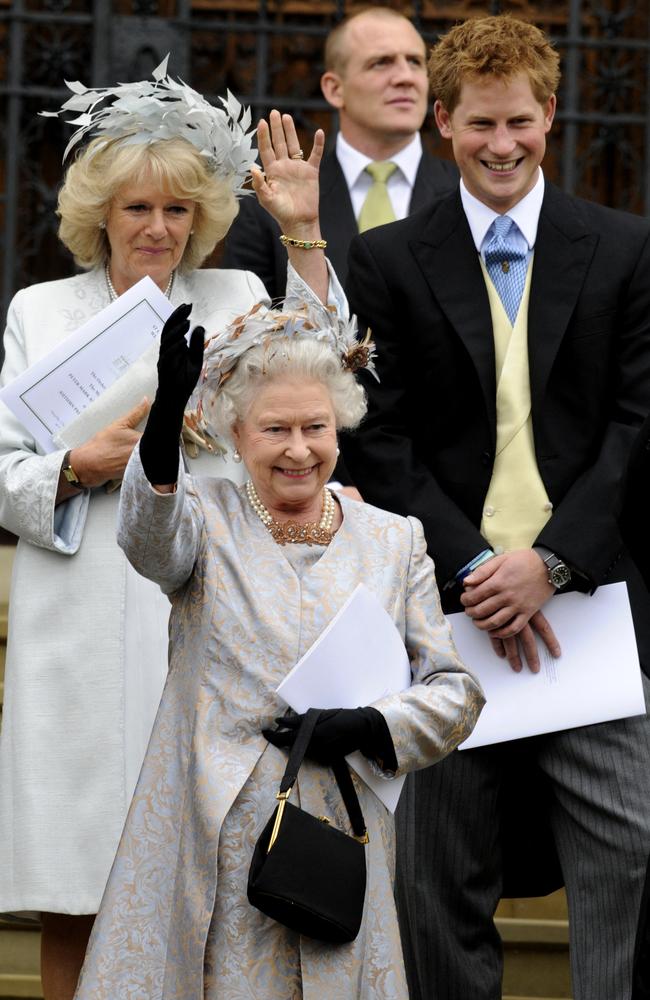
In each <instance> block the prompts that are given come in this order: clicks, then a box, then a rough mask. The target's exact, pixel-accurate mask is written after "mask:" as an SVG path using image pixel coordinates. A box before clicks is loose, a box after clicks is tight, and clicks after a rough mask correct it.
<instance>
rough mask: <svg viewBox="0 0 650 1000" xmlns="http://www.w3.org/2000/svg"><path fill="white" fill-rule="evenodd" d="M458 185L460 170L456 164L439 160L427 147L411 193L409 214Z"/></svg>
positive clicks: (448, 192) (421, 158)
mask: <svg viewBox="0 0 650 1000" xmlns="http://www.w3.org/2000/svg"><path fill="white" fill-rule="evenodd" d="M457 187H458V171H457V168H456V166H455V164H452V163H448V162H447V161H445V160H438V159H436V157H434V156H432V155H431V153H429V152H427V150H426V149H425V150H423V152H422V156H421V157H420V163H419V165H418V171H417V173H416V175H415V183H414V184H413V191H412V193H411V203H410V205H409V215H412V213H413V212H417V211H419V209H421V208H425V207H426V206H427V205H430V204H431V202H432V201H435V200H436V198H442V197H444V196H445V195H447V194H450V193H451V192H452V191H453V190H455V188H457Z"/></svg>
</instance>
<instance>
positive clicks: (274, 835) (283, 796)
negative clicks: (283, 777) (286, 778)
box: [266, 789, 291, 854]
mask: <svg viewBox="0 0 650 1000" xmlns="http://www.w3.org/2000/svg"><path fill="white" fill-rule="evenodd" d="M290 795H291V789H289V790H288V791H286V792H278V793H277V795H276V796H275V797H276V799H277V800H278V801H279V803H280V805H279V806H278V811H277V812H276V814H275V823H274V824H273V829H272V830H271V836H270V838H269V846H268V847H267V849H266V853H267V854H269V852H270V850H271V848H272V847H273V845H274V844H275V842H276V840H277V839H278V834H279V832H280V823H281V822H282V817H283V816H284V807H285V805H286V802H287V799H288V798H289V796H290Z"/></svg>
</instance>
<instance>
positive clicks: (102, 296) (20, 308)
mask: <svg viewBox="0 0 650 1000" xmlns="http://www.w3.org/2000/svg"><path fill="white" fill-rule="evenodd" d="M222 105H223V106H222V107H213V106H212V105H210V104H209V103H208V102H207V101H205V100H204V99H203V98H202V97H201V95H200V94H197V93H196V92H195V91H193V90H192V89H191V88H189V87H187V86H186V85H184V84H181V83H180V82H178V81H175V80H173V79H171V78H170V77H168V76H167V75H166V64H165V65H163V66H161V67H159V69H158V70H157V71H156V72H155V73H154V79H153V80H152V81H140V82H138V83H134V84H120V85H119V86H118V87H114V88H107V89H104V90H99V91H89V90H86V89H85V88H83V87H82V86H81V84H75V85H74V95H73V97H72V98H71V99H70V101H69V102H67V104H66V105H65V106H64V112H65V113H66V114H67V115H69V116H71V117H72V118H74V119H75V120H76V121H77V123H78V122H79V121H81V120H83V121H84V122H85V124H82V125H81V127H80V128H79V130H78V132H77V133H76V134H75V136H74V137H73V141H72V143H71V144H70V145H71V146H72V147H75V148H77V149H79V147H78V146H77V145H76V144H77V143H78V141H79V140H80V139H84V140H89V142H88V144H87V145H86V146H85V147H84V148H83V149H81V150H80V152H78V155H77V156H76V157H75V158H74V160H73V162H72V163H71V165H70V166H69V169H68V171H67V174H66V178H65V182H64V184H63V186H62V189H61V191H60V194H59V215H60V219H61V223H60V237H61V239H62V241H63V242H64V244H65V245H66V247H68V249H69V250H70V251H71V253H72V255H73V256H74V258H75V260H76V262H77V263H78V264H79V265H81V267H83V268H84V271H83V273H80V274H76V275H75V276H72V277H69V278H65V279H63V280H61V281H51V282H46V283H43V284H37V285H32V286H31V287H29V288H26V289H23V290H22V291H20V292H18V294H17V295H16V296H15V298H14V299H13V302H12V303H11V306H10V308H9V314H8V318H7V328H6V332H5V340H4V345H5V351H6V360H5V364H4V367H3V370H2V376H1V379H0V383H1V384H2V385H6V384H7V383H8V382H10V381H11V380H12V379H13V378H15V377H16V376H17V375H19V374H20V373H21V372H22V371H24V370H25V369H26V368H28V367H29V366H30V365H32V364H33V363H34V362H35V361H37V360H38V359H39V358H41V357H42V356H43V355H44V354H46V353H47V352H49V351H50V350H52V349H53V348H54V347H55V346H56V345H58V344H59V343H60V342H61V341H62V340H63V339H64V338H65V337H66V336H67V335H68V334H70V333H72V332H73V331H74V330H76V329H77V328H78V327H80V326H81V325H82V324H83V323H84V322H86V321H87V320H88V319H90V318H91V317H92V316H94V315H95V314H96V313H98V312H99V311H101V310H102V309H104V307H106V306H107V305H108V304H109V303H110V302H111V300H112V299H114V298H116V297H117V296H118V295H121V294H122V293H123V292H125V291H126V290H127V289H129V288H130V287H131V286H132V285H134V284H135V283H136V282H137V281H139V280H140V279H141V278H142V277H143V276H145V275H148V276H149V277H150V278H152V279H153V281H155V282H156V284H157V285H158V287H159V288H160V289H161V291H162V292H164V293H165V294H166V295H167V296H168V298H169V299H170V300H171V302H172V303H174V304H175V305H178V304H179V303H181V302H184V301H191V302H192V303H193V309H194V313H193V315H194V318H195V321H197V322H202V323H204V324H206V325H209V326H210V328H213V329H214V328H221V327H222V326H223V325H225V324H227V323H228V322H229V321H230V320H232V319H233V318H234V317H236V316H237V315H239V314H240V313H241V312H245V311H246V310H248V309H250V308H251V306H252V305H253V304H254V303H256V302H258V301H260V300H265V301H268V300H267V298H266V292H265V290H264V287H263V286H262V284H261V282H260V281H259V279H258V278H256V277H255V275H253V274H250V273H247V272H242V271H230V270H219V269H206V270H199V266H200V264H201V263H202V262H203V260H204V259H205V257H206V256H207V255H208V254H209V253H210V252H211V251H212V249H213V248H214V246H215V244H216V243H217V242H218V241H219V240H220V239H221V238H222V237H223V236H224V235H225V233H226V232H227V230H228V228H229V226H230V224H231V222H232V221H233V219H234V217H235V215H236V213H237V197H238V196H239V195H241V194H242V185H243V183H244V181H245V180H246V178H247V176H248V174H249V169H250V168H251V167H252V164H253V161H254V159H255V155H256V154H255V152H254V150H252V149H251V142H252V134H251V133H248V132H247V131H246V129H247V127H248V126H247V121H246V119H247V115H246V114H245V113H243V112H242V109H241V108H240V106H239V105H238V104H237V102H236V101H234V99H233V98H232V97H231V96H230V95H229V97H228V99H227V100H224V101H222ZM80 113H81V116H80V117H78V116H79V115H80ZM258 136H259V148H260V153H261V159H262V165H263V167H264V171H265V174H264V175H263V174H262V173H261V171H259V170H254V173H253V185H254V187H255V190H256V192H257V196H258V197H259V198H260V200H261V202H262V204H264V206H265V207H266V208H267V209H268V210H269V211H270V212H271V213H272V214H273V215H274V216H275V218H276V219H277V220H278V222H279V223H280V225H281V227H282V230H283V233H285V234H287V236H288V237H289V239H288V240H287V241H285V242H288V243H289V247H288V252H289V259H290V266H289V275H288V276H289V288H290V295H291V296H293V297H294V298H299V299H300V300H303V299H304V298H305V297H309V296H311V297H312V299H313V301H314V303H318V301H319V300H321V299H322V300H323V301H326V300H327V297H328V294H330V299H331V300H332V302H335V301H336V297H337V295H339V296H340V297H341V299H342V293H340V289H338V286H337V283H336V280H335V279H334V278H333V279H332V281H331V282H330V278H329V274H328V267H327V264H326V261H325V256H324V253H323V249H322V247H320V246H318V245H316V244H318V238H319V237H320V230H319V228H318V166H319V161H320V156H321V151H322V146H323V135H322V132H319V133H317V134H316V137H315V141H314V148H313V150H312V153H311V155H310V156H309V157H308V159H303V155H302V152H301V150H300V148H299V144H298V140H297V137H296V132H295V128H294V126H293V121H292V120H291V118H290V117H289V116H288V115H283V116H281V115H280V114H279V113H278V112H277V111H274V112H271V115H270V120H269V123H268V124H267V123H266V122H261V123H260V125H259V129H258ZM69 148H70V147H69ZM151 371H152V378H153V384H154V385H155V357H154V358H153V359H152V362H151ZM127 374H128V373H127ZM125 377H127V376H125ZM143 391H144V390H143ZM135 399H136V400H137V405H136V406H135V408H134V409H132V410H129V411H128V412H123V413H120V414H119V415H117V414H116V415H115V416H117V419H115V418H114V416H113V417H111V418H110V419H107V420H106V422H105V424H99V427H100V429H99V430H98V431H96V432H93V433H89V434H88V436H87V438H86V439H84V440H82V441H81V442H80V444H79V445H78V446H77V447H74V448H72V449H71V450H70V451H65V450H64V449H61V450H60V451H55V452H52V453H51V454H43V453H42V451H41V449H39V447H38V446H37V444H36V442H35V441H34V440H33V438H32V437H31V435H30V434H29V433H27V432H26V431H25V430H24V429H23V428H22V427H21V425H20V424H19V423H18V421H17V420H16V419H15V418H14V417H13V416H12V415H11V414H10V413H9V412H8V411H5V409H4V407H3V408H2V413H0V523H1V524H2V525H3V526H4V527H5V528H7V529H9V530H10V531H12V532H13V533H14V534H16V535H18V536H19V543H18V550H17V554H16V559H15V564H14V578H13V584H12V595H11V605H10V621H9V646H8V654H7V668H6V686H5V702H4V718H3V725H2V736H1V743H0V912H2V911H23V912H24V911H36V912H40V913H41V914H42V921H43V939H42V942H43V948H42V975H43V986H44V991H45V997H46V1000H69V998H70V997H71V996H72V994H73V992H74V988H75V984H76V981H77V977H78V973H79V969H80V966H81V961H82V958H83V954H84V950H85V946H86V943H87V938H88V932H89V927H90V924H91V923H92V915H93V914H94V913H96V911H97V909H98V907H99V902H100V900H101V896H102V892H103V889H104V885H105V883H106V878H107V876H108V872H109V869H110V866H111V862H112V859H113V856H114V854H115V849H116V847H117V844H118V841H119V836H120V832H121V829H122V826H123V823H124V818H125V816H126V811H127V807H128V803H129V801H130V799H131V795H132V792H133V788H134V786H135V782H136V779H137V776H138V772H139V770H140V766H141V763H142V758H143V756H144V752H145V749H146V746H147V741H148V738H149V734H150V730H151V725H152V723H153V718H154V715H155V712H156V709H157V706H158V702H159V699H160V693H161V691H162V686H163V683H164V678H165V675H166V670H167V622H168V617H169V602H168V601H167V599H166V598H165V597H164V596H163V595H161V593H160V591H159V589H158V588H157V587H155V586H154V585H152V584H151V583H150V582H149V581H147V580H144V579H142V578H141V577H139V576H138V574H136V573H134V572H133V571H132V570H131V568H130V566H129V565H128V563H127V561H126V559H125V558H124V556H123V554H122V553H121V552H120V550H119V549H118V547H117V544H116V542H115V517H116V512H117V503H118V494H117V493H114V492H113V493H109V492H107V490H106V489H104V484H106V483H107V482H108V481H109V480H114V479H117V478H119V477H121V475H122V472H123V470H124V467H125V465H126V462H127V460H128V458H129V455H130V454H131V451H132V449H133V446H134V445H135V443H136V442H137V441H138V439H139V437H140V432H139V430H138V424H139V422H140V421H141V420H142V419H143V418H144V417H145V416H146V413H147V411H148V407H149V404H148V403H147V401H146V400H143V399H142V392H138V394H137V395H135ZM101 403H102V400H101V397H100V399H99V400H98V401H97V404H98V405H101ZM131 405H132V404H131ZM190 432H191V428H188V429H187V433H190ZM194 444H196V441H194ZM220 451H222V449H220V448H219V447H214V448H213V449H212V451H211V452H208V451H207V450H206V449H201V448H199V449H198V454H197V455H196V457H194V458H190V460H189V461H190V465H192V466H193V468H194V469H195V470H196V468H197V467H199V468H204V469H206V470H211V471H212V474H214V475H229V476H231V477H235V478H241V466H238V465H233V464H232V462H230V461H228V462H227V461H226V460H225V458H224V457H223V456H220Z"/></svg>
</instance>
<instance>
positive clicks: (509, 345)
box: [481, 260, 553, 552]
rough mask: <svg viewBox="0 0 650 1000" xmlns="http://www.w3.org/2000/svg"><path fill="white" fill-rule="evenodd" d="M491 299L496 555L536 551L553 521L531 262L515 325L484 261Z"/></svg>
mask: <svg viewBox="0 0 650 1000" xmlns="http://www.w3.org/2000/svg"><path fill="white" fill-rule="evenodd" d="M481 267H482V269H483V277H484V278H485V284H486V287H487V291H488V297H489V300H490V312H491V313H492V328H493V331H494V356H495V363H496V382H497V398H496V404H497V405H496V409H497V447H496V457H495V460H494V468H493V470H492V479H491V481H490V487H489V489H488V492H487V496H486V498H485V503H484V505H483V517H482V520H481V534H482V535H483V537H484V538H487V540H488V542H489V543H490V545H491V547H492V548H493V549H494V551H496V552H508V551H511V550H512V549H522V548H530V547H531V545H532V544H533V542H534V540H535V539H536V538H537V536H538V534H539V532H540V531H541V529H542V528H543V526H544V525H545V524H546V522H547V521H548V519H549V517H550V516H551V511H552V509H553V505H552V504H551V503H550V501H549V499H548V496H547V493H546V490H545V489H544V484H543V482H542V479H541V476H540V474H539V469H538V468H537V460H536V458H535V447H534V443H533V421H532V414H531V402H530V376H529V371H528V300H529V297H530V281H531V275H532V270H533V262H532V260H531V262H530V264H529V267H528V274H527V275H526V284H525V286H524V291H523V294H522V297H521V305H520V307H519V312H518V314H517V319H516V321H515V324H514V326H512V324H511V323H510V320H509V319H508V315H507V313H506V311H505V309H504V308H503V304H502V302H501V299H500V297H499V293H498V292H497V290H496V288H495V287H494V285H493V284H492V280H491V279H490V277H489V275H488V272H487V270H486V268H485V265H484V264H483V262H482V261H481Z"/></svg>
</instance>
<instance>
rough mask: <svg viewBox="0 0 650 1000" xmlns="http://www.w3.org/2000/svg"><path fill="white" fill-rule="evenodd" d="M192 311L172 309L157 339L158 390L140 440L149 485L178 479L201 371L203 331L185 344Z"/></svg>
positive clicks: (198, 328)
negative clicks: (188, 416) (186, 415)
mask: <svg viewBox="0 0 650 1000" xmlns="http://www.w3.org/2000/svg"><path fill="white" fill-rule="evenodd" d="M191 310H192V306H191V305H187V304H186V303H184V304H183V305H181V306H178V307H177V308H176V309H174V311H173V313H172V314H171V316H170V317H169V319H168V320H167V322H166V323H165V325H164V326H163V328H162V333H161V335H160V353H159V355H158V388H157V390H156V395H155V398H154V401H153V403H152V406H151V410H150V411H149V418H148V420H147V425H146V427H145V429H144V433H143V435H142V437H141V439H140V458H141V460H142V468H143V469H144V473H145V475H146V477H147V479H148V480H149V482H150V483H159V484H167V483H175V482H176V480H177V478H178V442H179V439H180V436H181V431H182V429H183V413H184V412H185V407H186V406H187V401H188V399H189V398H190V396H191V395H192V391H193V389H194V386H195V385H196V383H197V381H198V378H199V375H200V374H201V368H202V367H203V340H204V337H205V330H204V329H203V327H202V326H196V327H194V329H193V330H192V336H191V337H190V342H189V345H188V343H187V342H186V340H185V335H186V334H187V332H188V330H189V328H190V321H189V315H190V312H191Z"/></svg>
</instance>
